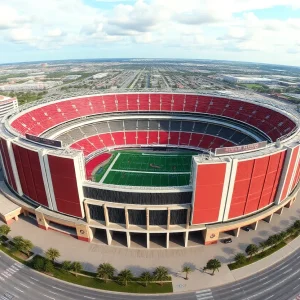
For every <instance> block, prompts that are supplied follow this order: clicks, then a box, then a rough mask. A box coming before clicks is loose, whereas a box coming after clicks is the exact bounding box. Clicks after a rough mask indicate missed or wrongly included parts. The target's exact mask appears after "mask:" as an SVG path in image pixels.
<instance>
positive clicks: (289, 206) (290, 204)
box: [285, 198, 295, 208]
mask: <svg viewBox="0 0 300 300" xmlns="http://www.w3.org/2000/svg"><path fill="white" fill-rule="evenodd" d="M294 201H295V198H293V199H291V201H289V203H288V204H287V205H286V206H285V207H286V208H291V207H292V205H293V203H294Z"/></svg>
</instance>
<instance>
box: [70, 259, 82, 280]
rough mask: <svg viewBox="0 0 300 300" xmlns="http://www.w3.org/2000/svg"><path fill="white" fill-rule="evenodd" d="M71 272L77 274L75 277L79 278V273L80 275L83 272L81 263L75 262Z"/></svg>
mask: <svg viewBox="0 0 300 300" xmlns="http://www.w3.org/2000/svg"><path fill="white" fill-rule="evenodd" d="M71 270H72V271H74V272H75V276H76V277H77V276H78V274H77V273H80V272H81V271H82V265H81V263H80V262H78V261H74V262H73V263H72V267H71Z"/></svg>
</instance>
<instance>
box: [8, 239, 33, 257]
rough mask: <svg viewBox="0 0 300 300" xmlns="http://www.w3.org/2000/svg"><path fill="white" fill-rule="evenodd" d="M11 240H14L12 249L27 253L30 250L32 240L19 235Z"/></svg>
mask: <svg viewBox="0 0 300 300" xmlns="http://www.w3.org/2000/svg"><path fill="white" fill-rule="evenodd" d="M13 242H14V250H15V251H20V252H23V253H25V254H27V255H29V253H30V251H31V250H32V248H33V244H32V242H31V241H29V240H25V239H24V238H23V237H21V236H16V237H14V238H13Z"/></svg>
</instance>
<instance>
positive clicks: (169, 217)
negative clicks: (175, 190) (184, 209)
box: [167, 207, 171, 230]
mask: <svg viewBox="0 0 300 300" xmlns="http://www.w3.org/2000/svg"><path fill="white" fill-rule="evenodd" d="M170 223H171V209H170V207H168V219H167V230H170Z"/></svg>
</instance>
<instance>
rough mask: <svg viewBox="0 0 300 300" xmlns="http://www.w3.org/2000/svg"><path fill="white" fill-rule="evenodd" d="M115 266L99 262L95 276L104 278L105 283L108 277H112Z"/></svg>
mask: <svg viewBox="0 0 300 300" xmlns="http://www.w3.org/2000/svg"><path fill="white" fill-rule="evenodd" d="M115 270H116V269H115V268H114V267H113V266H112V265H111V264H109V263H103V264H100V265H99V267H98V269H97V277H98V278H101V279H104V281H105V283H107V281H108V279H112V278H113V277H114V273H115Z"/></svg>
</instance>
